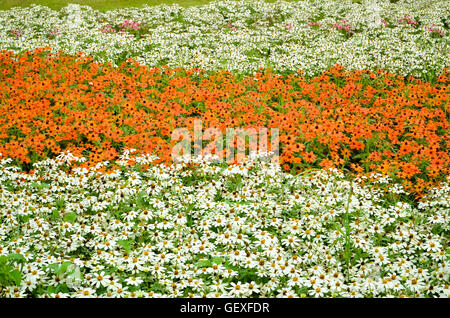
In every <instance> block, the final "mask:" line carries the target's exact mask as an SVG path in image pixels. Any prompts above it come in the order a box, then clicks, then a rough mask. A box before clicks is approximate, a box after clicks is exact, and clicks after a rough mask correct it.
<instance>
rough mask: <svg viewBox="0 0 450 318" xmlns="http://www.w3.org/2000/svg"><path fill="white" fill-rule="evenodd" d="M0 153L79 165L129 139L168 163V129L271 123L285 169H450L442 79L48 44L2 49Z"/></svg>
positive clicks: (433, 176) (411, 173) (427, 179)
mask: <svg viewBox="0 0 450 318" xmlns="http://www.w3.org/2000/svg"><path fill="white" fill-rule="evenodd" d="M0 69H1V70H2V75H1V78H2V80H1V82H2V84H0V102H1V104H2V107H1V108H0V128H1V132H2V134H1V135H0V140H1V144H0V152H1V153H3V154H4V156H8V157H11V158H14V159H18V160H19V161H20V162H22V163H24V164H25V167H28V168H30V163H33V162H35V161H36V160H39V159H42V158H47V157H50V158H51V157H52V156H53V157H54V156H56V155H57V154H59V153H60V152H61V151H63V150H70V151H72V152H73V153H74V154H76V155H78V156H81V155H84V156H87V158H88V161H87V163H86V165H92V164H94V163H96V162H99V161H103V160H112V159H114V158H116V157H117V156H118V154H119V153H120V152H121V151H122V149H123V148H124V147H125V148H135V149H137V150H139V151H141V152H144V153H153V154H156V155H158V156H159V157H160V161H163V162H170V161H171V149H172V146H173V145H174V143H175V142H174V141H172V140H171V135H172V131H173V130H174V129H175V128H177V127H187V128H189V129H191V130H192V129H193V125H194V119H201V120H202V123H203V128H204V129H206V128H209V127H218V128H219V129H221V130H222V131H225V130H226V128H231V127H268V128H277V129H279V136H280V137H279V140H280V144H281V153H280V161H281V163H282V164H283V167H284V169H285V170H288V171H293V172H300V171H303V170H305V169H309V168H338V169H344V170H345V171H350V172H352V173H353V174H364V173H369V172H379V173H382V174H386V175H389V176H391V177H392V178H393V179H394V180H395V181H400V182H401V183H403V184H404V185H405V186H406V187H407V189H408V190H410V191H412V192H416V193H419V192H421V191H422V190H423V189H424V188H429V187H431V186H432V185H435V184H437V183H438V182H440V181H442V180H444V179H445V177H446V176H447V175H448V174H449V169H450V165H449V163H450V158H449V153H448V149H449V140H450V138H449V116H448V112H449V105H448V85H447V83H448V77H447V76H445V75H441V76H440V77H439V78H438V82H437V83H436V84H431V83H427V82H423V81H421V80H419V79H415V78H408V79H404V78H402V77H400V76H396V75H393V74H389V73H386V72H382V71H379V72H370V71H352V72H350V71H345V70H344V69H343V68H342V67H340V66H336V67H334V68H332V69H330V70H328V71H327V72H324V73H323V74H321V75H320V76H317V77H315V78H313V79H311V80H307V79H305V78H304V77H303V76H302V74H299V73H297V74H294V75H288V76H284V77H283V76H279V75H276V74H273V73H271V72H262V73H257V74H256V75H255V76H247V77H244V78H240V77H238V76H236V75H233V74H231V73H229V72H227V71H221V72H217V73H215V74H213V75H208V74H206V73H205V72H203V71H200V70H198V69H191V70H184V69H168V68H153V69H150V68H148V67H146V66H141V65H138V64H137V63H135V62H133V61H130V62H128V63H124V64H122V65H121V66H120V67H118V68H116V67H112V66H111V65H109V64H103V63H95V62H93V61H92V58H90V57H78V58H76V57H70V56H65V55H61V56H56V57H55V56H52V55H50V54H49V52H48V51H47V50H37V51H36V52H34V53H31V52H28V53H25V54H19V55H15V54H13V53H12V52H3V53H2V54H1V55H0Z"/></svg>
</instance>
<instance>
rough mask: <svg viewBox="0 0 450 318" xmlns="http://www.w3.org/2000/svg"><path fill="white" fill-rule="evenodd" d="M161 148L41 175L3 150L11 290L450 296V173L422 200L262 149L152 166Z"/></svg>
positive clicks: (0, 173) (46, 166)
mask: <svg viewBox="0 0 450 318" xmlns="http://www.w3.org/2000/svg"><path fill="white" fill-rule="evenodd" d="M153 160H154V158H153V157H152V156H138V157H131V156H130V153H129V152H126V153H125V154H124V155H123V156H122V157H121V160H120V161H119V165H120V169H117V170H115V171H114V172H112V173H109V174H105V173H102V172H99V169H100V168H101V167H102V166H104V165H106V164H107V163H103V164H99V165H98V166H97V167H93V168H91V169H89V170H88V169H83V168H77V167H76V165H75V166H74V167H73V171H72V172H73V173H71V174H68V173H67V172H66V171H67V169H68V168H69V167H70V166H71V165H74V162H76V161H77V158H75V157H74V156H73V155H70V154H68V153H66V154H63V155H61V156H59V157H58V158H57V159H56V160H51V159H47V160H45V161H41V162H38V163H36V164H35V169H36V170H35V173H34V174H33V175H29V174H23V173H22V172H21V171H20V168H18V167H14V166H11V159H3V160H2V161H1V162H0V186H1V188H0V191H1V192H0V205H1V206H2V207H3V208H2V209H1V212H0V221H1V227H0V241H1V242H2V244H1V247H0V255H1V256H0V264H1V262H3V263H4V264H6V265H4V266H9V267H8V270H9V273H10V281H9V285H10V286H11V287H9V288H6V289H5V290H4V292H5V295H6V296H8V297H25V296H33V297H96V296H99V297H180V296H184V297H202V296H207V297H250V296H251V297H306V296H313V297H329V296H333V297H429V296H432V297H448V296H449V295H450V289H449V286H448V279H449V263H448V251H449V250H448V247H449V236H448V234H449V222H448V217H449V215H448V209H449V208H450V201H449V198H450V187H449V184H448V183H445V184H444V186H443V187H442V188H441V189H439V190H434V191H433V193H432V194H430V196H429V197H427V198H425V199H424V200H423V201H421V203H420V204H419V205H418V206H414V205H411V204H410V203H408V202H406V201H404V200H403V199H401V195H402V192H403V190H402V188H401V187H400V186H395V187H393V188H390V189H389V188H388V187H387V188H386V190H380V187H379V185H384V186H387V185H389V183H390V182H391V181H390V180H389V179H388V178H380V176H373V177H374V178H372V179H371V180H366V184H365V185H360V184H359V183H358V182H349V181H348V180H345V179H344V176H343V175H342V174H340V173H338V172H336V171H334V172H333V171H330V172H329V173H327V172H325V171H316V172H314V171H311V172H309V173H306V174H303V175H297V176H293V175H291V174H285V173H283V172H281V171H280V169H279V166H273V165H269V164H267V163H264V162H261V161H260V160H258V159H257V158H252V159H251V160H250V161H248V162H246V163H245V164H244V165H240V166H226V167H221V166H219V165H214V164H208V163H206V162H202V161H197V163H195V162H191V163H183V164H178V165H172V166H169V167H166V166H154V167H152V168H151V169H148V170H146V171H142V170H141V169H140V167H141V166H142V165H147V164H151V162H152V161H153ZM128 163H130V164H131V165H128ZM375 184H376V185H378V187H377V189H378V190H377V189H375V188H374V187H373V185H375ZM15 268H17V269H15ZM14 284H15V285H14Z"/></svg>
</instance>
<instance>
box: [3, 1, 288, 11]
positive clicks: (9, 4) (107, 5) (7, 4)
mask: <svg viewBox="0 0 450 318" xmlns="http://www.w3.org/2000/svg"><path fill="white" fill-rule="evenodd" d="M288 1H289V0H288ZM209 2H211V0H0V10H8V9H11V8H13V7H27V6H30V5H32V4H40V5H44V6H47V7H49V8H52V9H54V10H59V9H61V8H63V7H65V6H66V5H67V4H69V3H79V4H82V5H88V6H90V7H92V8H94V9H97V10H101V11H107V10H113V9H117V8H126V7H143V6H144V5H146V4H147V5H159V4H169V5H170V4H173V3H178V4H179V5H181V6H183V7H188V6H197V5H204V4H207V3H209ZM266 2H275V0H266Z"/></svg>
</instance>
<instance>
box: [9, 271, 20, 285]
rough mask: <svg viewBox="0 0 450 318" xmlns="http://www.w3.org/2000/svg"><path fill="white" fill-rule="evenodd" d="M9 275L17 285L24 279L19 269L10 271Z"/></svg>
mask: <svg viewBox="0 0 450 318" xmlns="http://www.w3.org/2000/svg"><path fill="white" fill-rule="evenodd" d="M9 277H10V278H11V279H12V280H13V281H14V283H15V284H16V285H17V286H18V285H20V282H21V281H22V274H21V273H20V272H19V271H18V270H17V269H15V270H13V271H11V272H9Z"/></svg>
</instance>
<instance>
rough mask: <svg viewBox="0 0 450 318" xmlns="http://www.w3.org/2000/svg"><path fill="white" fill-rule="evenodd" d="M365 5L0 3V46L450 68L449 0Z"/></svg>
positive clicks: (255, 64)
mask: <svg viewBox="0 0 450 318" xmlns="http://www.w3.org/2000/svg"><path fill="white" fill-rule="evenodd" d="M365 3H366V2H364V3H363V4H359V3H352V1H350V0H348V1H341V0H340V1H330V0H314V1H309V0H308V1H292V2H283V1H279V2H276V3H265V2H264V1H216V2H212V3H210V4H208V5H205V6H201V7H189V8H182V7H180V6H177V5H173V6H165V5H163V6H157V7H144V8H142V9H118V10H113V11H108V12H105V13H102V12H99V11H96V10H93V9H91V8H90V7H88V6H78V5H69V6H67V7H65V8H63V9H62V10H61V11H53V10H51V9H49V8H46V7H42V6H34V7H31V8H15V9H12V10H8V11H0V49H7V50H11V49H12V50H16V51H25V50H33V49H35V48H37V47H45V46H51V47H52V48H53V49H54V51H55V52H57V51H59V50H62V51H65V52H67V53H70V54H76V53H78V52H80V51H82V52H86V53H87V54H88V55H91V56H93V57H94V58H95V59H96V60H98V61H111V62H113V63H115V64H116V65H119V64H120V63H121V62H122V61H125V60H126V59H127V58H134V59H136V60H138V61H139V62H141V63H143V64H146V65H148V66H150V67H154V66H160V65H164V64H168V65H169V66H170V67H186V68H192V67H199V68H201V69H205V70H222V69H227V70H230V71H235V72H240V73H252V72H255V71H257V70H258V69H259V68H260V67H263V68H266V67H270V68H274V69H275V70H276V71H278V72H280V71H285V72H288V71H296V70H298V69H302V70H304V71H305V74H307V75H308V76H316V75H319V74H321V73H322V72H324V71H326V70H327V69H329V68H330V67H332V66H333V65H335V64H336V63H338V64H340V65H343V66H344V67H345V68H346V69H348V70H355V69H370V70H377V69H384V70H386V71H389V72H391V73H396V74H399V75H403V76H408V75H412V76H415V77H421V78H424V79H427V80H431V79H433V78H435V77H436V76H438V75H439V74H440V72H442V70H443V69H444V68H446V67H449V66H450V65H449V42H448V29H449V25H450V21H449V20H448V19H449V18H448V17H449V12H450V7H449V4H448V2H447V1H432V2H431V1H428V0H421V1H418V0H410V1H398V2H396V3H391V2H390V1H388V0H378V1H372V2H371V3H368V2H367V5H366V4H365ZM343 21H344V22H343Z"/></svg>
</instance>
